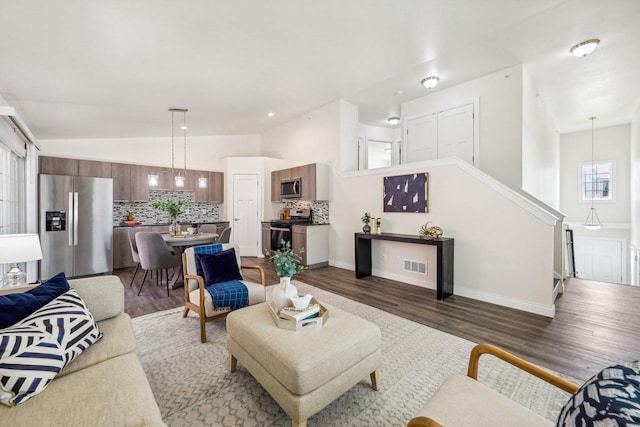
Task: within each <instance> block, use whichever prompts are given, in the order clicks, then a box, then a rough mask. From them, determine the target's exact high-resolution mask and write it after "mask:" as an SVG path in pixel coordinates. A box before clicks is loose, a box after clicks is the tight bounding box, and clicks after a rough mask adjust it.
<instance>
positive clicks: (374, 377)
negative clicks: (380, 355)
mask: <svg viewBox="0 0 640 427" xmlns="http://www.w3.org/2000/svg"><path fill="white" fill-rule="evenodd" d="M369 375H370V376H371V387H372V388H373V389H374V390H375V391H380V385H381V384H380V368H378V369H376V370H375V371H373V372H371V374H369Z"/></svg>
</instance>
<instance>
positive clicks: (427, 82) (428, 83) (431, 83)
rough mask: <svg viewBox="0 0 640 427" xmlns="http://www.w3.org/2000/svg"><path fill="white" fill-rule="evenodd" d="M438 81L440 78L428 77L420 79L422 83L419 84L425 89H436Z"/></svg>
mask: <svg viewBox="0 0 640 427" xmlns="http://www.w3.org/2000/svg"><path fill="white" fill-rule="evenodd" d="M439 81H440V77H438V76H429V77H425V78H424V79H422V81H421V82H420V83H422V86H424V87H426V88H427V89H433V88H434V87H436V86H437V85H438V82H439Z"/></svg>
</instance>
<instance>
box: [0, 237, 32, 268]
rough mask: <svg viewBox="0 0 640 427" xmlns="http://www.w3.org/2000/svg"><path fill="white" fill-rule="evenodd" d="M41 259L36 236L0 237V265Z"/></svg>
mask: <svg viewBox="0 0 640 427" xmlns="http://www.w3.org/2000/svg"><path fill="white" fill-rule="evenodd" d="M38 259H42V249H41V248H40V238H39V237H38V235H37V234H4V235H0V264H13V263H19V262H26V261H35V260H38Z"/></svg>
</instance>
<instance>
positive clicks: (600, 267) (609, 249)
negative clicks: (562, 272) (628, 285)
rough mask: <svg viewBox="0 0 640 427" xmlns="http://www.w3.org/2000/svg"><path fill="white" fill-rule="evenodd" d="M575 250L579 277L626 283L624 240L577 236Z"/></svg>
mask: <svg viewBox="0 0 640 427" xmlns="http://www.w3.org/2000/svg"><path fill="white" fill-rule="evenodd" d="M574 248H575V258H576V272H577V273H578V277H580V278H582V279H588V280H596V281H598V282H609V283H625V281H626V280H625V277H624V276H625V272H624V268H623V267H624V266H623V261H622V260H623V259H624V258H623V252H624V251H625V245H624V240H623V239H608V238H603V237H583V236H576V237H575V238H574Z"/></svg>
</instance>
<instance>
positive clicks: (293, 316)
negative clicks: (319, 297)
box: [278, 304, 320, 321]
mask: <svg viewBox="0 0 640 427" xmlns="http://www.w3.org/2000/svg"><path fill="white" fill-rule="evenodd" d="M319 313H320V305H319V304H312V305H310V306H309V307H308V308H307V309H305V310H304V311H297V310H287V309H286V308H283V309H282V310H280V313H278V314H279V316H280V317H281V318H282V319H287V320H293V321H301V320H307V319H312V318H314V317H318V315H319Z"/></svg>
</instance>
